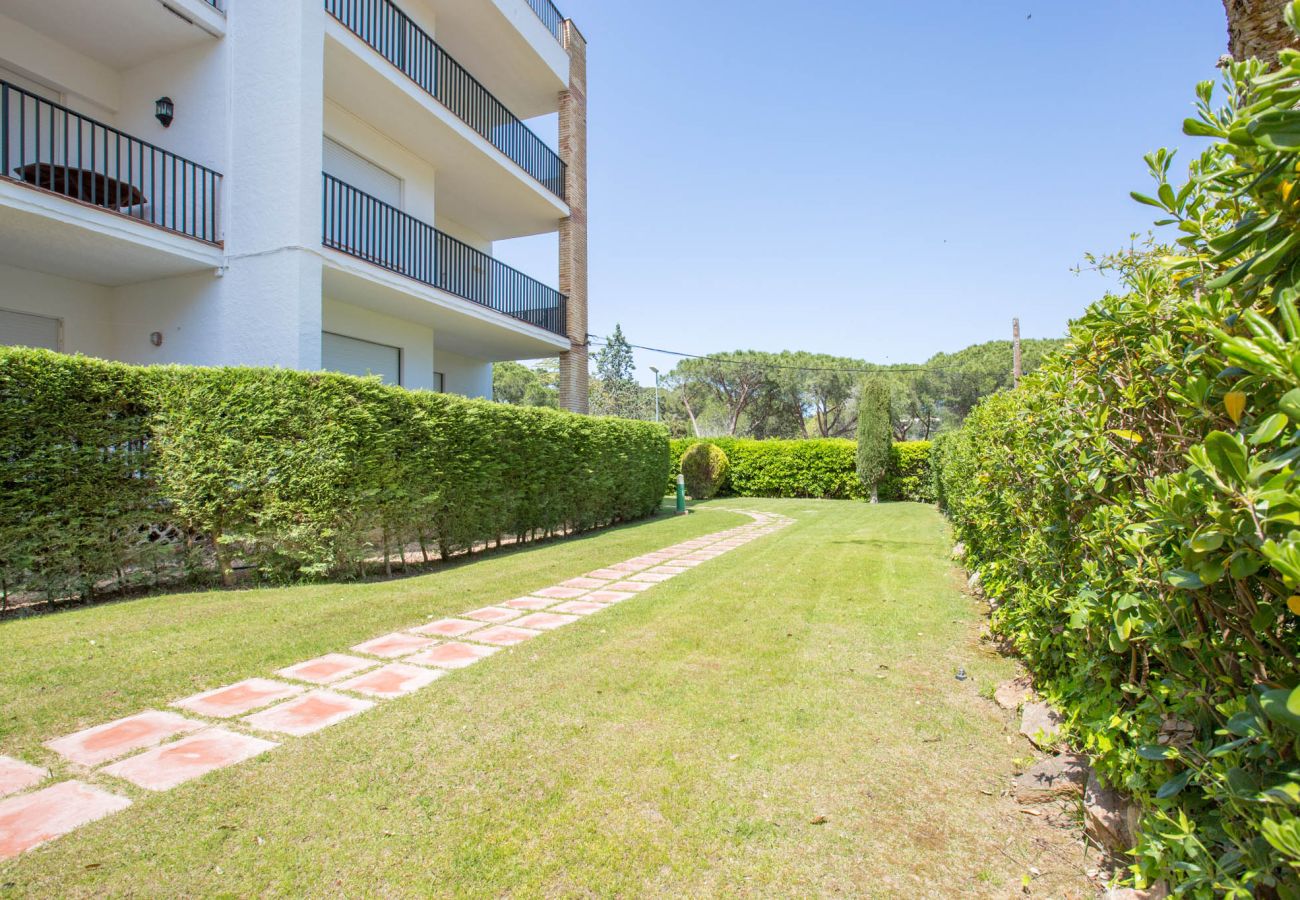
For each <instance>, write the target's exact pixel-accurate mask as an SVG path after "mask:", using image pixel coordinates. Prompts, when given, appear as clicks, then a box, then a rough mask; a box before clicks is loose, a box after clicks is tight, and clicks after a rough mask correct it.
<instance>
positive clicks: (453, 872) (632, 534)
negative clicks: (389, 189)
mask: <svg viewBox="0 0 1300 900" xmlns="http://www.w3.org/2000/svg"><path fill="white" fill-rule="evenodd" d="M729 505H730V506H738V507H742V508H753V509H768V510H772V511H777V512H781V513H784V514H786V515H790V516H793V517H794V518H795V519H796V520H797V522H796V524H794V525H793V526H791V527H790V528H787V529H785V530H783V531H781V532H778V533H777V534H775V535H772V536H769V537H765V538H761V539H759V540H758V541H755V542H753V543H750V544H748V545H747V546H745V547H743V548H741V549H739V550H735V551H733V552H731V553H730V554H728V555H726V556H724V557H722V558H720V559H717V560H713V561H711V562H707V563H705V564H704V565H702V566H701V567H699V568H697V569H695V570H693V571H692V572H690V573H687V574H685V575H682V576H680V577H678V578H676V579H674V580H673V581H671V582H669V583H667V584H664V585H660V586H657V587H655V588H654V589H653V590H651V591H649V592H647V593H645V594H643V595H641V596H640V597H638V598H636V599H633V600H629V601H627V602H625V603H622V604H619V605H618V606H616V607H614V608H612V609H610V610H606V611H603V612H601V613H599V614H598V615H597V616H595V617H594V618H592V619H590V620H587V621H584V622H581V623H578V624H576V625H573V626H570V627H568V628H564V629H560V630H559V631H557V632H554V633H551V634H548V635H546V636H544V637H541V638H537V639H535V640H534V641H532V642H530V643H528V644H524V645H522V646H520V647H519V648H517V649H515V650H510V651H505V652H502V653H499V654H497V655H496V656H495V657H493V658H492V659H490V660H488V661H486V662H484V663H482V664H480V665H477V666H474V667H473V668H470V669H468V670H465V671H462V672H457V673H453V674H452V675H450V676H448V677H447V678H445V679H443V680H442V681H440V682H438V683H437V684H436V685H434V686H432V687H430V688H428V689H426V690H425V691H423V692H420V693H418V694H416V695H414V696H413V697H410V698H407V699H404V700H399V701H395V702H392V703H388V704H384V705H383V706H382V707H381V708H379V709H376V710H373V711H371V712H369V713H367V714H365V715H362V716H359V717H357V718H355V719H351V720H349V721H347V722H344V723H342V724H340V725H337V726H335V727H333V728H330V729H327V730H325V731H323V732H320V733H319V734H317V735H314V736H312V737H308V738H303V739H297V740H288V741H286V743H285V745H284V746H283V747H281V748H280V749H278V750H276V751H275V752H273V753H271V754H269V755H267V756H265V757H262V758H259V759H258V760H256V761H254V762H251V763H247V764H244V765H242V766H238V767H235V768H233V769H228V770H225V771H222V772H218V773H215V774H213V775H211V776H209V777H207V778H204V779H200V780H198V781H196V782H191V783H189V784H187V785H183V786H181V787H179V788H177V789H175V790H172V791H170V792H168V793H166V794H161V795H155V794H148V793H147V792H144V791H140V790H134V789H129V788H130V786H129V785H128V786H125V787H124V786H123V783H122V782H112V786H113V789H114V790H117V791H121V792H124V793H128V794H130V795H131V796H132V797H133V798H135V799H136V800H137V801H138V802H137V803H136V804H135V805H134V806H133V807H131V808H130V809H128V810H126V811H125V812H122V813H119V814H118V815H116V816H113V817H111V818H109V819H106V820H103V821H101V822H98V823H95V824H92V825H90V826H87V827H85V828H83V829H81V830H80V831H77V832H74V833H73V834H71V835H70V836H68V837H65V838H62V839H60V840H58V841H55V842H54V843H52V844H50V845H48V846H46V847H44V848H41V849H39V850H36V851H34V852H32V853H29V854H27V855H25V856H23V857H20V858H19V859H17V860H14V861H12V862H10V863H7V864H0V890H5V891H8V892H12V893H14V894H22V895H28V894H30V895H38V896H55V895H91V894H93V895H104V894H108V895H122V894H133V895H156V894H176V893H184V894H189V895H209V894H229V895H232V896H248V895H253V894H258V895H262V894H270V895H324V894H328V895H349V896H369V895H376V894H380V895H396V896H411V895H416V896H425V895H465V896H478V895H501V894H509V895H511V896H538V895H542V896H557V895H559V896H567V895H593V894H594V895H601V896H612V895H623V896H647V895H655V896H701V895H718V896H734V895H737V894H749V895H764V896H793V895H803V896H806V895H810V894H814V895H821V894H848V895H857V896H861V895H868V896H882V897H884V896H891V897H897V896H918V895H926V896H933V895H959V894H974V895H983V896H1008V895H1009V894H1011V893H1019V892H1020V890H1021V879H1022V878H1023V877H1025V876H1027V875H1029V874H1030V872H1031V867H1032V868H1033V870H1036V871H1037V872H1040V873H1041V875H1039V876H1037V877H1035V879H1034V883H1033V885H1032V890H1033V893H1035V894H1037V895H1053V896H1061V895H1065V894H1069V895H1075V896H1087V895H1090V891H1089V889H1088V887H1087V884H1086V882H1085V879H1084V878H1083V874H1082V871H1081V868H1082V865H1083V860H1082V857H1081V854H1080V852H1079V851H1078V850H1077V848H1076V846H1075V844H1074V843H1073V838H1072V836H1071V835H1069V834H1068V833H1065V832H1061V831H1057V830H1053V829H1050V828H1048V827H1046V826H1044V825H1043V824H1042V822H1041V821H1040V820H1038V819H1036V818H1034V817H1030V816H1026V815H1022V814H1020V813H1019V812H1018V810H1017V808H1016V805H1015V804H1014V803H1013V802H1012V801H1011V800H1010V799H1008V798H1005V797H1002V796H1001V792H1002V790H1003V789H1004V788H1005V786H1006V782H1007V777H1008V775H1009V774H1011V772H1012V771H1013V766H1014V764H1015V761H1016V760H1017V759H1018V758H1024V757H1026V756H1027V755H1028V749H1027V744H1025V743H1024V742H1023V741H1022V740H1021V739H1020V738H1018V737H1014V736H1013V735H1014V731H1015V730H1014V727H1013V726H1012V725H1011V724H1010V723H1009V722H1008V721H1007V720H1006V719H1005V717H1004V716H1003V714H1001V713H1000V712H998V711H997V710H995V709H994V707H993V706H992V705H991V704H990V703H988V702H987V701H986V700H984V699H982V698H981V697H980V693H981V691H984V690H987V688H988V687H989V686H990V685H991V684H993V683H995V682H996V681H998V680H1000V679H1001V678H1004V677H1006V676H1008V675H1009V673H1010V672H1011V667H1010V664H1009V663H1007V662H1006V661H1004V660H1002V659H1000V658H998V657H996V656H993V655H991V654H990V653H988V652H987V651H986V650H983V649H981V646H980V644H979V642H978V640H977V633H978V630H979V625H980V612H979V609H978V607H977V606H976V604H975V603H974V602H972V601H970V600H969V599H967V598H966V597H964V596H963V595H962V594H961V592H960V590H959V587H960V580H959V576H958V573H957V572H956V570H955V569H954V568H953V567H952V565H951V563H950V562H949V561H948V559H947V551H948V548H949V537H948V535H947V532H946V528H945V526H944V524H943V521H942V519H941V518H940V516H939V515H938V514H937V513H936V512H935V511H934V510H933V509H931V508H929V507H924V506H919V505H912V504H888V505H882V506H878V507H871V506H868V505H866V504H860V503H847V502H842V503H841V502H819V501H760V500H745V501H735V502H732V501H724V502H719V503H714V504H710V505H709V507H708V509H705V510H702V511H701V512H699V513H698V514H696V515H693V516H691V517H688V518H686V519H672V518H663V519H658V520H654V521H651V522H648V523H644V524H640V525H634V526H629V527H627V528H622V529H618V530H614V531H610V532H605V533H601V534H597V535H592V536H588V537H585V538H582V539H579V540H573V541H567V542H561V543H557V544H553V545H548V546H543V547H538V548H535V549H530V550H524V551H520V552H515V553H509V554H501V555H498V556H492V557H488V558H484V559H481V560H478V561H476V562H473V563H470V564H466V565H461V566H456V567H452V568H449V569H446V570H442V571H438V572H436V573H434V574H430V575H427V576H423V577H419V578H412V579H409V580H404V581H397V582H389V583H386V584H367V585H336V586H309V587H296V588H286V589H281V590H265V591H248V592H241V593H205V594H183V595H173V596H166V597H157V598H151V599H146V600H137V601H130V602H124V603H119V604H112V605H106V606H101V607H97V608H90V609H82V610H73V611H69V612H66V613H61V614H58V615H53V616H48V617H43V618H38V619H31V620H24V621H14V622H8V623H5V624H0V648H3V653H2V654H0V656H3V659H4V661H3V666H4V670H3V671H4V677H3V678H2V679H0V709H2V710H3V713H2V714H0V715H3V722H0V752H6V753H10V754H15V755H18V756H21V757H23V758H26V759H29V760H31V761H33V762H40V763H43V764H50V763H52V761H53V760H52V758H51V756H50V755H48V754H46V753H45V752H44V751H43V750H41V748H40V747H39V743H40V741H41V740H45V739H48V738H51V737H55V736H58V735H61V734H64V733H66V732H68V731H71V730H74V729H76V728H79V727H85V726H88V725H91V724H98V723H100V722H104V721H107V720H109V719H112V718H115V717H117V716H120V715H125V714H128V713H132V712H136V711H139V710H141V709H144V708H148V707H160V706H161V705H162V704H165V703H166V702H167V701H168V700H170V699H174V698H176V697H179V696H182V695H184V694H187V693H191V692H194V691H197V690H202V689H206V688H211V687H216V686H219V685H221V684H226V683H229V682H231V681H234V680H237V679H240V678H244V677H248V676H251V675H265V674H269V673H270V672H271V671H272V670H273V669H275V668H277V667H280V666H284V665H287V664H289V663H292V662H296V661H300V660H303V659H307V658H310V657H311V656H314V655H317V654H319V653H322V652H326V651H333V650H341V649H345V648H346V647H347V646H349V645H350V644H353V643H356V642H358V641H360V640H363V639H366V638H369V637H374V636H377V635H379V634H382V633H384V632H385V631H386V630H392V629H393V628H396V627H399V626H402V625H406V624H409V623H411V622H416V621H421V620H423V619H424V618H426V617H427V616H441V615H444V614H450V613H456V612H461V611H465V610H468V609H472V608H474V607H475V606H478V605H484V604H487V603H489V602H492V601H497V600H502V599H507V598H509V597H513V596H518V595H520V594H522V593H526V592H527V591H528V590H531V589H535V588H537V587H540V586H543V585H546V584H549V583H553V582H555V581H558V580H562V579H564V578H568V577H572V576H575V575H578V574H581V573H582V572H585V571H587V570H590V569H594V568H597V567H599V566H600V565H602V564H608V563H612V562H616V561H619V560H623V559H626V558H628V557H630V556H634V555H636V554H638V553H641V552H646V551H649V550H652V549H656V548H659V547H662V546H666V545H668V544H672V543H674V542H677V541H679V540H684V539H686V538H687V537H689V536H694V535H698V534H701V533H705V532H712V531H717V530H721V529H723V528H728V527H731V526H732V525H735V524H740V523H741V522H744V521H748V520H747V519H742V518H740V517H739V516H737V515H735V514H733V513H728V512H726V511H725V510H726V507H727V506H729ZM92 642H93V643H92ZM958 666H964V667H965V668H966V669H967V671H969V672H970V673H971V674H972V675H973V678H972V679H971V680H969V681H966V682H958V681H956V680H955V679H954V677H953V672H954V670H955V669H956V668H957V667H958ZM108 783H109V780H108V779H105V784H108ZM820 816H825V817H826V821H825V822H824V823H823V824H813V820H814V819H815V818H817V817H820Z"/></svg>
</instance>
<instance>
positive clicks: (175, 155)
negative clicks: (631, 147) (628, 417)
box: [0, 0, 587, 411]
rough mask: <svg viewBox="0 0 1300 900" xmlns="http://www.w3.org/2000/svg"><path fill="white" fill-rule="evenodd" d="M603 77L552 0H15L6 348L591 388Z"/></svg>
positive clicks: (2, 204)
mask: <svg viewBox="0 0 1300 900" xmlns="http://www.w3.org/2000/svg"><path fill="white" fill-rule="evenodd" d="M585 81H586V57H585V42H584V40H583V38H582V35H581V34H580V33H579V32H578V30H577V29H576V28H575V27H574V25H573V23H572V22H571V21H568V20H565V19H564V18H563V17H562V16H561V15H560V13H559V12H558V11H557V10H556V8H555V6H554V5H553V4H552V2H551V0H0V344H22V345H27V346H40V347H48V348H51V349H55V350H60V351H63V352H68V353H84V354H86V355H90V356H97V357H102V358H105V359H115V360H121V361H125V362H130V363H139V364H154V363H189V364H197V365H259V366H281V367H286V368H294V369H302V370H319V369H325V370H332V371H342V372H349V373H353V374H367V373H371V374H376V375H380V376H382V377H383V378H384V379H385V380H386V381H389V382H392V383H394V384H400V385H403V386H406V387H409V388H412V389H433V390H445V391H449V392H454V393H458V394H464V395H467V396H490V395H491V390H492V387H491V385H492V381H491V364H492V362H493V361H498V360H508V359H532V358H539V357H547V356H559V357H560V359H561V373H562V390H561V395H562V401H563V402H564V404H565V405H566V406H568V407H569V408H571V409H575V410H578V411H585V400H586V373H587V359H586V328H587V315H586V311H587V297H586V291H587V282H586V84H585ZM554 113H558V120H559V126H558V137H559V140H558V147H559V149H558V152H557V151H554V150H552V149H551V148H550V147H549V146H548V145H547V144H546V143H545V142H544V141H543V140H541V139H540V138H539V137H538V136H537V134H536V133H535V132H534V131H533V130H530V129H529V128H528V127H527V126H526V125H525V124H524V121H525V120H530V119H534V118H536V117H540V116H545V115H547V114H554ZM554 232H558V234H559V239H558V243H559V249H560V264H559V279H558V284H556V285H555V286H554V287H552V286H548V285H546V284H543V283H542V282H541V281H539V280H537V279H535V278H533V277H530V276H529V275H528V274H526V273H523V272H519V271H516V270H515V269H513V268H510V267H509V266H506V265H505V264H503V263H501V262H499V261H497V260H496V259H494V258H493V255H492V252H493V245H494V243H495V242H498V241H503V240H507V239H510V238H516V237H522V236H526V235H536V234H544V233H554Z"/></svg>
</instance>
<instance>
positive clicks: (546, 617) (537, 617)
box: [517, 612, 579, 631]
mask: <svg viewBox="0 0 1300 900" xmlns="http://www.w3.org/2000/svg"><path fill="white" fill-rule="evenodd" d="M578 618H579V617H578V616H558V615H556V614H555V613H544V612H542V613H533V614H532V615H531V616H524V617H523V618H522V619H520V620H519V622H518V623H517V624H518V625H519V627H521V628H536V629H539V630H541V631H550V630H551V629H553V628H559V627H560V626H561V625H568V624H569V623H570V622H577V621H578Z"/></svg>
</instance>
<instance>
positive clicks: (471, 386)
mask: <svg viewBox="0 0 1300 900" xmlns="http://www.w3.org/2000/svg"><path fill="white" fill-rule="evenodd" d="M433 362H434V369H435V371H438V372H442V373H443V375H445V376H446V381H445V384H444V388H443V389H444V390H446V392H447V393H449V394H461V395H463V396H465V397H484V398H490V397H491V396H492V363H490V362H485V361H484V360H481V359H473V358H471V357H468V356H462V355H460V354H459V353H453V352H451V351H450V350H442V349H438V350H436V351H434V357H433Z"/></svg>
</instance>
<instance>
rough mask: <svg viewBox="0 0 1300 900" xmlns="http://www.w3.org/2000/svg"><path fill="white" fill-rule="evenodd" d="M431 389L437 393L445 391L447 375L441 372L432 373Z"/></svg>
mask: <svg viewBox="0 0 1300 900" xmlns="http://www.w3.org/2000/svg"><path fill="white" fill-rule="evenodd" d="M433 389H434V390H435V391H437V392H438V393H439V394H445V393H447V376H446V375H444V374H443V373H442V372H434V373H433Z"/></svg>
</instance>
